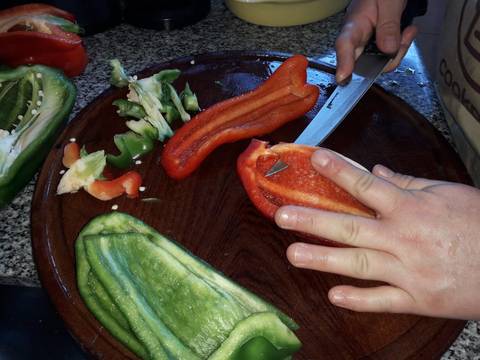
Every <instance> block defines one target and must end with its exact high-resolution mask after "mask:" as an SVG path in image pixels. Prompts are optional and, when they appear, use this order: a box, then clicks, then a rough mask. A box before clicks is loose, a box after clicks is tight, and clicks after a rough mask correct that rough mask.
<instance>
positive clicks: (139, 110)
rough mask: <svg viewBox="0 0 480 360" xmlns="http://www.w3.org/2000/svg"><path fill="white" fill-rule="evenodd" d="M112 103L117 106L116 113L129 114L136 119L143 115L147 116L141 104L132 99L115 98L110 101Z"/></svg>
mask: <svg viewBox="0 0 480 360" xmlns="http://www.w3.org/2000/svg"><path fill="white" fill-rule="evenodd" d="M112 104H113V105H115V106H116V107H118V110H117V114H118V115H120V116H122V117H127V116H130V117H133V118H136V119H143V118H144V117H145V116H147V113H146V112H145V110H144V109H143V106H142V105H140V104H137V103H135V102H133V101H128V100H125V99H117V100H115V101H114V102H112Z"/></svg>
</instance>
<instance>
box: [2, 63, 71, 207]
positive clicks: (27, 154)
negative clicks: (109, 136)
mask: <svg viewBox="0 0 480 360" xmlns="http://www.w3.org/2000/svg"><path fill="white" fill-rule="evenodd" d="M75 96H76V89H75V86H74V85H73V83H72V82H71V81H70V80H69V79H68V78H67V77H65V76H64V75H63V74H62V73H61V72H60V71H57V70H55V69H52V68H49V67H46V66H42V65H35V66H21V67H18V68H15V69H2V70H0V207H3V206H5V205H6V204H8V203H9V202H10V201H11V200H12V199H13V198H14V197H15V195H16V194H17V193H18V192H19V191H20V190H21V189H22V188H23V187H24V186H25V185H26V184H27V183H28V182H29V181H30V180H31V179H32V177H33V175H34V174H35V173H36V171H37V170H38V168H39V167H40V165H41V164H42V162H43V160H44V158H45V156H46V155H47V153H48V151H49V150H50V148H51V146H52V144H53V142H54V140H55V137H56V135H57V131H58V129H59V128H60V126H61V125H62V124H63V123H64V121H66V120H67V118H68V115H69V114H70V111H71V109H72V107H73V104H74V102H75Z"/></svg>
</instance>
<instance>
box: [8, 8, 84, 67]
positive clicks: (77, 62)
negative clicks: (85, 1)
mask: <svg viewBox="0 0 480 360" xmlns="http://www.w3.org/2000/svg"><path fill="white" fill-rule="evenodd" d="M74 22H75V17H74V16H73V15H72V14H70V13H68V12H66V11H63V10H60V9H58V8H56V7H53V6H49V5H44V4H27V5H20V6H15V7H12V8H9V9H5V10H2V11H0V62H1V63H4V64H6V65H8V66H11V67H16V66H19V65H25V64H43V65H47V66H51V67H55V68H59V69H62V70H63V71H64V72H65V74H66V75H67V76H77V75H80V74H81V73H82V72H83V70H84V69H85V66H86V65H87V54H86V52H85V48H84V47H83V45H82V39H81V38H80V36H78V35H77V34H76V33H75V32H72V31H73V30H71V29H74V28H78V27H77V26H76V25H75V24H74Z"/></svg>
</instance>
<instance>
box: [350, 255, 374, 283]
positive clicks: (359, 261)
mask: <svg viewBox="0 0 480 360" xmlns="http://www.w3.org/2000/svg"><path fill="white" fill-rule="evenodd" d="M352 267H353V269H352V270H353V274H354V275H355V276H356V277H358V278H366V277H368V275H369V273H370V260H369V259H368V255H367V254H366V253H365V252H364V251H358V252H356V254H355V256H354V257H353V263H352Z"/></svg>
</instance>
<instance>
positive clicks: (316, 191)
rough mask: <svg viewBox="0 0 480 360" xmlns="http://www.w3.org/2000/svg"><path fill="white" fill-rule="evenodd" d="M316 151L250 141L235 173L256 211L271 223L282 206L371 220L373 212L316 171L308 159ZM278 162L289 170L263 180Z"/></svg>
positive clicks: (312, 148) (294, 146)
mask: <svg viewBox="0 0 480 360" xmlns="http://www.w3.org/2000/svg"><path fill="white" fill-rule="evenodd" d="M316 149H317V148H316V147H313V146H305V145H295V144H288V143H282V144H277V145H274V146H272V147H269V146H268V143H267V142H264V141H260V140H256V139H253V140H252V141H251V143H250V145H249V146H248V148H247V149H246V150H245V151H244V152H243V153H242V154H241V155H240V156H239V158H238V161H237V171H238V174H239V175H240V179H241V181H242V184H243V187H244V188H245V190H246V192H247V194H248V197H249V198H250V200H251V201H252V202H253V204H254V205H255V207H256V208H257V209H258V210H259V211H260V212H261V213H262V214H263V215H264V216H266V217H267V218H270V219H273V217H274V215H275V212H276V211H277V209H278V208H279V207H280V206H283V205H300V206H306V207H311V208H317V209H323V210H330V211H336V212H342V213H348V214H355V215H361V216H366V217H374V216H375V213H374V211H373V210H371V209H369V208H367V207H366V206H364V205H363V204H362V203H360V202H359V201H358V200H356V199H355V198H354V197H352V196H351V195H350V194H349V193H348V192H346V191H345V190H343V189H341V188H340V187H338V186H337V185H336V184H335V183H333V182H332V181H331V180H329V179H327V178H325V177H323V176H322V175H320V174H319V173H318V172H317V171H315V169H314V168H313V166H312V164H311V162H310V158H311V156H312V154H313V152H314V151H315V150H316ZM278 160H282V161H283V162H284V163H286V164H287V165H288V167H287V168H286V169H285V170H283V171H280V172H278V173H276V174H274V175H271V176H269V177H266V176H265V173H266V172H267V171H268V170H269V169H270V168H271V167H272V165H273V164H275V163H276V162H277V161H278Z"/></svg>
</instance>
